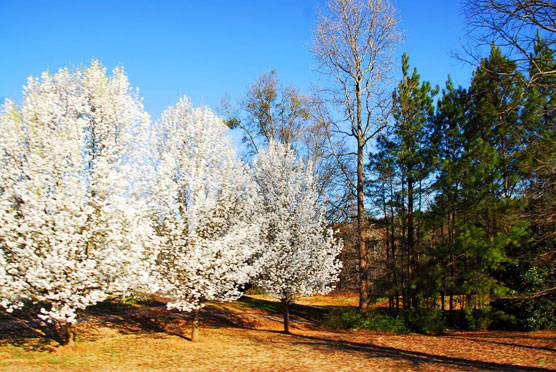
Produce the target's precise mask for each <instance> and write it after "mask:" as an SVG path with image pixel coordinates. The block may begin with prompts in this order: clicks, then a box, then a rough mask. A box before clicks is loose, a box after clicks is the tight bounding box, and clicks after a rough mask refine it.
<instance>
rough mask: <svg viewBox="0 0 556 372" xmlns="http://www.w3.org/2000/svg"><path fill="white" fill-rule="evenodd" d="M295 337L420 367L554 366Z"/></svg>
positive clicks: (533, 370)
mask: <svg viewBox="0 0 556 372" xmlns="http://www.w3.org/2000/svg"><path fill="white" fill-rule="evenodd" d="M292 337H294V338H297V339H299V341H293V342H292V343H293V344H298V345H308V346H312V347H327V348H333V349H336V350H341V351H346V352H351V353H353V352H358V353H363V354H365V355H366V356H367V357H369V358H390V359H395V360H404V361H408V362H410V363H412V364H413V365H414V366H415V367H416V368H419V367H420V365H421V364H435V365H439V366H442V367H461V368H465V369H467V368H469V369H472V370H480V371H493V372H507V371H515V372H549V371H554V370H553V369H548V368H542V367H529V366H517V365H513V364H505V363H494V362H485V361H480V360H471V359H464V358H456V357H448V356H444V355H436V354H429V353H423V352H418V351H409V350H403V349H398V348H393V347H387V346H379V345H375V344H373V343H372V342H368V343H359V342H352V341H345V340H330V339H327V338H320V337H314V336H305V335H296V334H292Z"/></svg>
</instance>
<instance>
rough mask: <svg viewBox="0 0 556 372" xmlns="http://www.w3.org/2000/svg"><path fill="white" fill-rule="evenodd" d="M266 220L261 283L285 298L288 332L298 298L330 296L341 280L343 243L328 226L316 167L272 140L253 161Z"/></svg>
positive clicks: (285, 321) (269, 291)
mask: <svg viewBox="0 0 556 372" xmlns="http://www.w3.org/2000/svg"><path fill="white" fill-rule="evenodd" d="M253 168H254V175H255V180H256V182H257V184H258V187H259V193H260V195H261V207H260V208H259V209H260V211H259V213H260V214H261V215H262V216H264V217H263V220H264V221H265V225H264V227H263V244H264V249H263V251H262V252H263V253H262V255H261V260H260V269H259V275H258V279H257V284H258V285H259V286H260V287H261V288H263V289H264V290H265V291H266V292H267V293H268V294H269V295H271V296H273V297H276V298H278V299H280V301H281V303H282V308H283V314H284V331H285V332H286V333H288V332H289V306H290V305H291V304H292V303H293V302H294V295H296V294H299V295H302V296H309V295H312V294H314V293H322V294H325V293H328V292H329V291H330V290H332V289H333V285H334V282H335V281H336V280H337V278H338V273H339V271H340V268H341V263H340V261H339V260H338V259H337V255H338V254H339V253H340V251H341V249H342V243H341V242H340V241H338V240H336V239H335V238H334V235H333V231H332V229H331V228H327V224H326V220H325V208H324V206H323V205H319V202H318V200H319V198H318V195H317V190H316V184H315V180H314V178H313V175H312V173H313V172H312V169H311V167H310V165H307V164H304V163H303V162H302V161H299V160H297V159H296V156H295V153H294V151H293V150H292V149H291V148H289V147H286V146H284V145H282V144H277V143H275V142H271V143H270V144H269V146H268V148H267V149H265V150H263V151H261V152H260V153H259V154H258V155H257V156H256V158H255V160H254V162H253Z"/></svg>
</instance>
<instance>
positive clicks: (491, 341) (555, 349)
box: [441, 335, 556, 352]
mask: <svg viewBox="0 0 556 372" xmlns="http://www.w3.org/2000/svg"><path fill="white" fill-rule="evenodd" d="M441 337H448V338H453V339H458V340H465V341H470V342H476V343H481V344H487V345H488V344H496V345H504V346H512V347H519V348H524V349H532V350H544V351H550V352H556V347H548V346H533V345H523V344H520V343H519V342H515V343H514V342H503V341H499V340H495V339H494V338H490V337H486V338H485V339H477V338H472V337H464V336H454V335H443V336H441ZM507 338H511V339H515V340H518V339H519V338H521V337H519V336H515V337H514V336H508V337H507ZM527 339H535V338H533V337H527ZM544 340H545V341H550V340H546V339H544Z"/></svg>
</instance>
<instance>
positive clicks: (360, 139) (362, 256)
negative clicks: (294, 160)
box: [355, 81, 370, 312]
mask: <svg viewBox="0 0 556 372" xmlns="http://www.w3.org/2000/svg"><path fill="white" fill-rule="evenodd" d="M360 84H361V83H360V81H357V83H356V84H355V90H356V99H357V240H358V243H359V281H360V290H359V309H360V310H361V311H362V312H366V311H367V310H368V309H369V302H370V301H369V297H370V296H369V287H368V286H369V280H368V272H367V245H366V244H365V237H364V234H363V232H364V229H365V190H364V185H365V175H364V174H363V157H364V151H363V150H364V147H365V136H364V133H363V129H362V123H361V85H360Z"/></svg>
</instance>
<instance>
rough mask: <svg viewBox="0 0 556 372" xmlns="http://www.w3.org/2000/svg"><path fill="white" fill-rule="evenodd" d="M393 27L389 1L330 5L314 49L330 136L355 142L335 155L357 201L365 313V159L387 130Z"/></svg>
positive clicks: (396, 36)
mask: <svg viewBox="0 0 556 372" xmlns="http://www.w3.org/2000/svg"><path fill="white" fill-rule="evenodd" d="M397 24H398V18H397V16H396V12H395V9H394V8H393V6H392V5H391V4H390V2H389V1H387V0H330V1H329V2H328V11H327V12H326V14H323V15H321V16H320V18H319V20H318V23H317V28H316V31H315V36H314V42H313V48H312V51H313V53H314V54H315V56H316V58H317V60H318V62H319V64H320V67H319V71H320V72H321V73H323V74H324V75H325V76H327V77H329V78H330V82H329V83H330V84H328V85H327V87H326V88H324V89H322V92H323V96H324V99H325V100H326V101H327V102H328V103H331V104H332V105H331V106H330V107H331V108H332V110H334V111H333V112H336V113H337V114H338V115H337V116H338V119H337V120H331V121H330V124H329V135H330V137H331V138H333V137H336V138H337V136H339V137H341V138H343V139H344V140H346V141H353V142H355V143H354V144H350V145H355V146H356V150H355V151H335V152H334V154H335V157H336V159H337V160H338V163H339V164H340V167H341V168H342V171H343V174H344V176H345V178H346V180H347V182H348V185H349V188H350V190H351V192H352V193H353V194H355V196H356V198H357V235H358V245H359V270H360V281H361V288H360V298H359V300H360V303H359V306H360V309H361V310H364V311H365V310H367V308H368V305H369V302H370V294H369V290H368V283H367V281H368V280H367V279H368V278H367V276H368V267H367V247H366V245H365V240H364V238H363V230H364V228H365V224H366V219H365V199H364V190H363V189H364V174H363V157H364V150H365V148H366V145H367V144H368V142H369V141H370V140H371V139H372V138H374V137H375V136H376V135H377V133H379V132H380V131H381V130H382V129H383V128H384V126H385V125H386V121H387V116H388V115H387V114H388V111H389V107H388V106H389V96H388V94H385V91H384V87H385V85H386V84H385V82H386V81H387V80H388V79H389V77H390V71H391V68H392V66H393V64H394V63H393V52H394V49H395V47H396V45H397V44H398V42H399V41H400V39H401V34H400V33H399V32H398V30H397ZM331 142H332V141H331ZM354 163H356V167H353V164H354ZM353 168H356V169H355V170H354V169H353ZM353 170H354V171H353Z"/></svg>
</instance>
